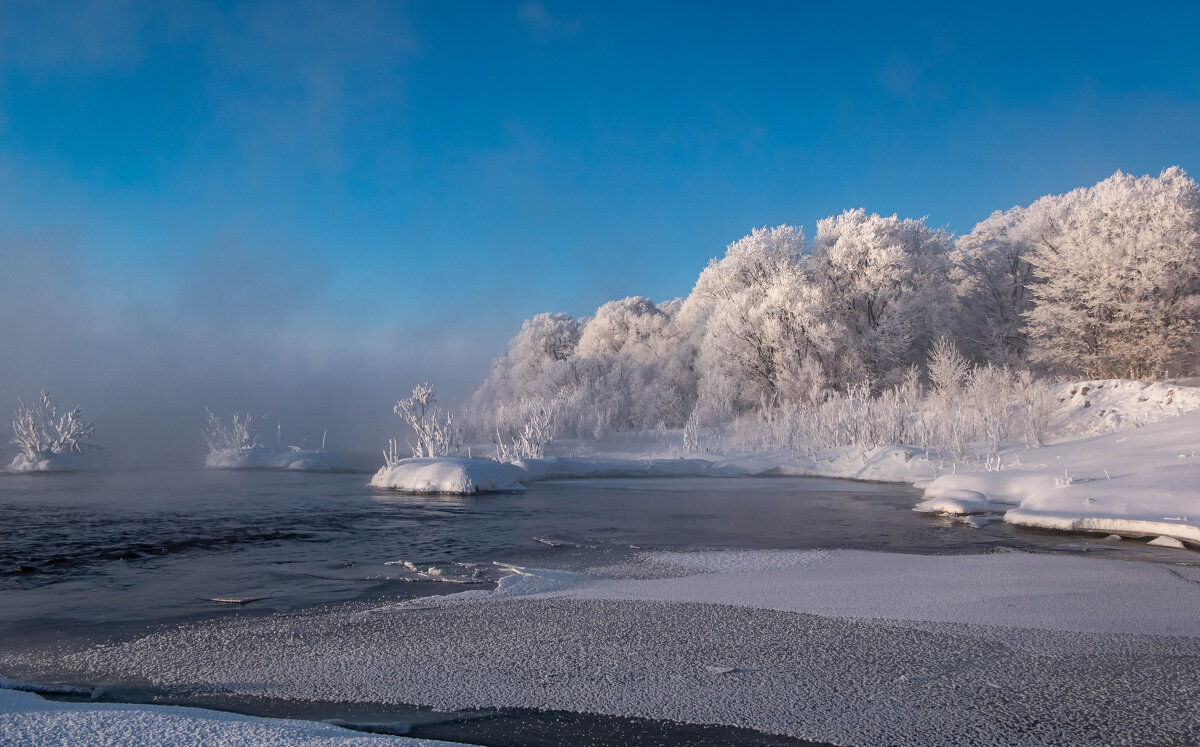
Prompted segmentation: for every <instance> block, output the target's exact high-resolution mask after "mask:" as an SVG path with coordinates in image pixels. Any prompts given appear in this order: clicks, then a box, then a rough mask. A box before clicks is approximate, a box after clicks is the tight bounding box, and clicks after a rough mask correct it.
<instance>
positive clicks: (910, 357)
mask: <svg viewBox="0 0 1200 747" xmlns="http://www.w3.org/2000/svg"><path fill="white" fill-rule="evenodd" d="M949 249H950V235H949V234H948V233H947V232H945V231H943V230H941V229H931V228H929V227H928V226H926V225H925V220H924V219H923V218H922V219H920V220H912V219H904V220H901V219H899V218H897V217H896V216H894V215H892V216H880V215H875V214H868V213H867V212H866V211H865V210H862V209H861V208H860V209H858V210H847V211H846V212H844V213H842V214H841V215H837V216H833V217H830V218H825V219H824V220H822V221H819V222H818V223H817V236H816V238H815V239H814V240H813V246H812V251H811V262H810V264H811V267H812V272H813V274H814V277H815V279H816V282H818V283H819V284H820V285H821V286H822V288H823V289H824V292H825V293H826V294H827V295H828V303H829V316H828V323H830V324H833V325H837V326H838V327H839V328H840V331H841V333H842V334H844V335H845V339H844V340H842V341H840V342H839V347H840V348H841V349H842V350H843V351H844V354H843V355H842V356H841V358H840V360H839V361H838V365H837V369H836V371H835V373H834V380H835V381H836V382H837V383H838V385H840V386H846V385H851V384H855V383H860V382H870V383H871V384H872V385H873V386H877V387H878V386H892V385H894V384H897V383H899V382H900V381H901V380H902V379H903V377H904V376H905V374H906V372H907V371H908V369H909V367H910V366H912V365H914V364H919V363H921V362H923V360H924V358H925V354H926V351H927V350H928V349H929V346H930V345H931V344H932V343H933V341H934V340H935V339H936V338H937V337H938V336H940V335H941V334H942V332H943V331H944V330H945V329H946V326H947V323H948V319H947V317H948V312H949V309H950V300H951V291H950V287H949V264H948V258H947V253H948V251H949Z"/></svg>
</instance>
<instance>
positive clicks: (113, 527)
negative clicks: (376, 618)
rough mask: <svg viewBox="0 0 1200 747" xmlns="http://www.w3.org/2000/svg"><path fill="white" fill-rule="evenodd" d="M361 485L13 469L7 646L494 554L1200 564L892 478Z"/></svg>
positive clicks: (316, 600)
mask: <svg viewBox="0 0 1200 747" xmlns="http://www.w3.org/2000/svg"><path fill="white" fill-rule="evenodd" d="M366 482H367V477H365V476H364V475H361V474H304V473H292V472H270V471H241V472H220V471H210V472H202V471H194V472H93V473H76V474H59V475H36V476H5V477H2V478H0V527H3V528H4V531H3V533H0V593H2V594H3V595H4V599H5V604H4V605H0V635H3V634H5V633H6V632H7V633H9V634H15V633H18V632H19V633H22V634H27V633H29V632H30V631H31V630H33V629H41V628H64V627H70V626H73V625H78V624H100V625H105V624H110V625H111V624H121V623H153V622H159V621H166V620H172V619H180V618H197V617H204V616H212V615H219V614H247V613H250V614H253V613H262V612H270V611H282V610H293V609H297V608H301V607H307V606H311V605H315V604H321V603H327V602H337V601H344V600H349V599H357V598H364V597H372V596H382V595H387V596H403V597H413V596H424V595H428V594H431V593H449V592H453V591H459V590H462V589H463V588H472V586H473V585H474V586H478V585H480V584H487V583H490V582H492V581H494V580H495V579H496V578H498V577H499V574H500V571H499V570H498V569H497V568H496V567H495V566H493V565H492V564H491V561H492V560H504V561H510V562H517V563H525V564H534V565H536V564H541V565H547V566H562V567H581V566H587V565H591V564H597V563H600V562H608V561H611V560H612V559H613V557H612V556H614V555H618V554H620V553H624V552H628V551H629V550H630V548H631V547H634V548H647V549H683V548H686V549H721V548H781V549H808V548H837V547H846V548H859V549H874V550H891V551H900V552H919V553H928V552H936V553H947V552H982V551H988V550H991V549H996V548H1016V549H1027V550H1042V551H1072V552H1092V553H1097V554H1103V555H1107V556H1117V557H1131V558H1138V559H1155V560H1166V561H1169V562H1181V561H1182V562H1196V558H1195V556H1194V554H1190V553H1188V554H1184V553H1180V552H1178V551H1173V550H1169V549H1160V548H1151V547H1146V546H1145V545H1144V544H1142V543H1135V542H1118V541H1113V540H1104V539H1100V538H1096V537H1065V536H1061V535H1053V534H1042V533H1036V532H1029V531H1023V530H1018V529H1015V528H1013V527H1010V526H1008V525H1005V524H1003V523H1002V522H996V523H992V524H990V525H987V526H985V527H983V528H980V529H975V528H971V527H967V526H964V525H962V524H961V523H956V522H952V521H949V520H939V519H934V518H931V517H928V516H924V515H920V514H916V513H914V512H913V511H912V510H911V508H912V506H913V505H914V504H915V503H916V502H917V500H918V497H919V494H918V492H917V491H915V490H912V489H909V488H904V487H900V486H895V485H879V484H869V483H854V482H846V481H839V480H823V479H804V478H733V479H721V478H678V479H663V478H660V479H629V480H611V479H609V480H579V481H558V482H549V483H540V484H535V485H534V486H533V487H531V489H530V490H528V491H526V492H523V493H507V494H497V495H487V496H479V497H458V496H408V495H401V494H396V493H391V492H384V491H378V490H375V489H372V488H370V487H368V486H367V485H366ZM1185 556H1186V557H1185ZM216 600H222V601H216Z"/></svg>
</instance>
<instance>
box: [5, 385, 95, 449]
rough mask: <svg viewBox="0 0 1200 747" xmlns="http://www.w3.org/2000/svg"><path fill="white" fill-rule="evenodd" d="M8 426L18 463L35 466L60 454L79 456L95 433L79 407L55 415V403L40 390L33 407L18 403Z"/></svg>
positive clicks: (22, 402)
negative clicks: (18, 454) (10, 428)
mask: <svg viewBox="0 0 1200 747" xmlns="http://www.w3.org/2000/svg"><path fill="white" fill-rule="evenodd" d="M18 401H19V402H20V406H19V407H17V411H16V413H14V415H13V422H12V434H13V435H12V443H13V444H14V445H16V447H17V448H18V449H20V451H21V453H20V456H18V457H17V459H18V460H23V461H24V462H25V463H26V464H35V463H38V462H41V461H44V460H46V459H49V458H51V457H55V456H59V455H63V454H82V453H83V450H84V449H85V448H86V447H88V446H89V445H90V444H88V443H87V441H88V439H90V438H91V437H92V436H93V435H94V434H95V432H96V427H95V426H94V425H93V424H91V423H89V422H88V421H86V420H84V419H83V417H82V415H81V414H80V409H79V407H76V408H75V409H73V410H69V411H68V412H66V413H64V414H62V415H59V414H58V403H56V402H55V401H54V399H53V398H51V396H50V394H49V393H48V392H46V391H45V390H43V391H42V392H41V394H40V396H39V397H38V399H37V400H36V401H35V402H33V404H29V405H26V404H25V401H24V400H18Z"/></svg>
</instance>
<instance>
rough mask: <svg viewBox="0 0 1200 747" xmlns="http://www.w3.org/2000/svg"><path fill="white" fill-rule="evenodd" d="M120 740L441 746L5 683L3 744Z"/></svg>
mask: <svg viewBox="0 0 1200 747" xmlns="http://www.w3.org/2000/svg"><path fill="white" fill-rule="evenodd" d="M84 743H86V744H88V745H96V746H100V745H114V747H135V746H137V745H146V746H147V747H157V746H158V745H164V744H169V745H179V746H180V747H183V746H185V745H214V744H238V745H278V744H303V745H330V746H331V747H332V746H334V745H336V746H337V747H346V746H349V745H363V746H364V747H365V746H367V745H376V746H381V745H403V746H404V747H417V745H424V746H427V747H437V746H438V745H449V744H450V743H449V742H435V741H430V740H423V739H408V738H404V737H383V736H375V735H368V734H362V733H360V732H354V731H350V730H349V729H342V728H340V727H337V726H333V725H331V724H325V723H320V722H315V721H296V720H292V719H268V718H254V717H251V716H241V715H238V714H235V713H225V712H223V711H210V710H206V709H203V708H182V707H178V706H149V705H128V704H123V703H63V702H58V701H52V700H44V699H43V698H41V697H39V696H37V695H35V694H33V693H30V692H19V691H16V690H4V689H0V744H9V745H26V746H28V747H34V746H35V745H62V744H84Z"/></svg>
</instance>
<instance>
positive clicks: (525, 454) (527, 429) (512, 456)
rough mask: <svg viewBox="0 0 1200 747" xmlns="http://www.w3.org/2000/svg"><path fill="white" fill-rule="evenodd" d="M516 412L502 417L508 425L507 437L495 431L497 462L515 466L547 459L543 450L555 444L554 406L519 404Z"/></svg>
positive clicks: (541, 402) (542, 402)
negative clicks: (531, 460) (523, 462)
mask: <svg viewBox="0 0 1200 747" xmlns="http://www.w3.org/2000/svg"><path fill="white" fill-rule="evenodd" d="M515 409H516V410H517V412H514V413H505V414H504V416H503V419H504V421H505V422H507V423H509V424H510V425H509V426H508V427H507V434H506V433H505V432H503V431H501V428H500V426H497V427H496V461H498V462H508V463H512V462H518V461H520V460H522V459H540V458H542V457H544V456H546V447H547V446H549V445H550V443H551V442H552V441H553V440H554V409H555V403H554V402H547V401H545V400H533V399H525V400H522V401H521V403H520V404H519V406H518V407H517V408H515Z"/></svg>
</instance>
